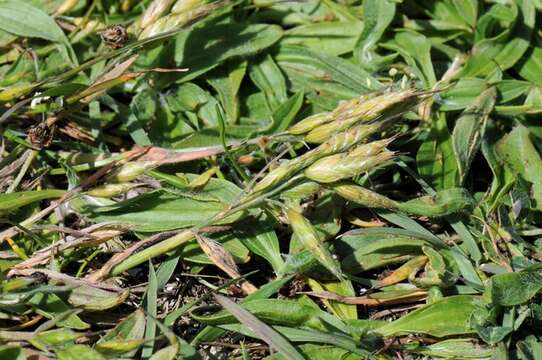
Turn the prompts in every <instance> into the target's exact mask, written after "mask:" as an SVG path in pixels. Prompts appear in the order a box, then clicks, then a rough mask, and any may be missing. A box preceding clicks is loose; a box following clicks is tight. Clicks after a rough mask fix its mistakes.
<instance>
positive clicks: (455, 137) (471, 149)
mask: <svg viewBox="0 0 542 360" xmlns="http://www.w3.org/2000/svg"><path fill="white" fill-rule="evenodd" d="M496 96H497V94H496V90H495V88H494V87H491V88H489V89H488V90H486V91H484V92H483V93H482V94H480V96H479V97H478V98H477V99H476V101H475V102H474V103H473V104H472V105H470V106H469V107H468V108H466V109H465V111H464V112H463V113H462V114H461V116H460V117H459V119H457V121H456V123H455V126H454V131H453V133H452V144H453V147H454V152H455V155H456V159H457V167H458V171H459V182H460V184H462V183H464V182H465V179H466V176H467V173H468V172H469V169H470V166H471V163H472V160H473V159H474V156H475V155H476V153H477V152H478V149H479V147H480V138H481V135H482V133H483V132H484V129H485V125H486V122H487V120H488V119H489V114H490V113H491V111H492V110H493V106H494V105H495V98H496Z"/></svg>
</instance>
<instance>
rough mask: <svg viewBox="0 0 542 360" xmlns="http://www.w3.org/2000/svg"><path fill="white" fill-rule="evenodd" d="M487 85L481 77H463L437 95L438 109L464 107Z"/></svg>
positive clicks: (445, 109) (447, 109)
mask: <svg viewBox="0 0 542 360" xmlns="http://www.w3.org/2000/svg"><path fill="white" fill-rule="evenodd" d="M487 86H488V84H487V81H485V80H483V79H478V78H469V77H463V78H461V79H459V80H458V81H457V82H456V83H455V84H452V85H451V86H450V88H448V89H446V90H445V91H443V92H442V93H441V94H440V95H438V96H437V100H436V101H437V102H438V103H439V105H440V106H439V110H441V111H454V110H462V109H465V108H466V107H468V106H469V105H471V104H472V103H473V102H474V101H475V99H476V98H477V97H478V96H479V95H480V93H482V92H483V91H484V90H485V89H487ZM499 90H500V89H499Z"/></svg>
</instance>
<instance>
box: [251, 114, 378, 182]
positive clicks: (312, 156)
mask: <svg viewBox="0 0 542 360" xmlns="http://www.w3.org/2000/svg"><path fill="white" fill-rule="evenodd" d="M384 124H385V123H384V122H376V123H373V124H366V125H359V126H356V127H353V128H351V129H348V130H347V131H344V132H342V133H338V134H336V135H335V136H333V137H331V138H330V139H328V141H326V142H324V143H323V144H320V146H318V147H317V148H315V149H313V150H310V151H307V152H306V153H305V154H303V155H301V156H299V157H297V158H295V159H293V160H290V161H289V162H287V163H285V164H283V165H281V166H279V167H277V168H276V169H274V170H273V171H271V172H270V173H268V174H267V175H266V176H265V177H264V178H263V179H262V180H260V182H258V183H257V184H256V185H255V186H254V188H253V191H254V192H261V191H263V190H267V189H269V188H271V187H273V186H275V185H277V184H278V183H280V182H281V181H283V180H285V179H288V178H289V177H291V176H293V175H295V174H296V173H298V172H300V171H302V170H303V169H305V168H306V167H308V166H310V165H312V164H313V163H314V162H315V161H317V160H318V159H321V158H323V157H325V156H329V155H333V154H336V153H340V152H343V151H346V150H348V149H350V148H351V147H353V146H356V145H357V144H359V143H361V142H363V141H365V140H367V138H368V137H369V136H371V135H372V134H374V133H375V132H377V131H378V130H380V129H382V127H383V126H384Z"/></svg>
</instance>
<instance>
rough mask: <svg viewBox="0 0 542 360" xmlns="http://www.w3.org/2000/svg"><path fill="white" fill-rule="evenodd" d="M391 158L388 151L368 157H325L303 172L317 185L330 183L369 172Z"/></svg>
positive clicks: (341, 155) (347, 155)
mask: <svg viewBox="0 0 542 360" xmlns="http://www.w3.org/2000/svg"><path fill="white" fill-rule="evenodd" d="M358 152H359V151H358ZM393 156H394V153H393V152H392V151H388V150H384V151H382V152H380V153H378V154H375V155H369V156H363V155H362V156H359V155H350V153H348V154H336V155H332V156H327V157H325V158H322V159H320V160H318V161H316V162H315V163H314V164H312V165H311V166H309V167H308V168H307V169H306V170H305V176H306V177H308V178H309V179H311V180H314V181H317V182H319V183H326V184H327V183H332V182H335V181H339V180H342V179H348V178H351V177H354V176H356V175H359V174H360V173H362V172H366V171H370V170H372V169H374V168H376V167H378V166H381V165H382V164H384V163H386V162H387V161H389V160H390V159H392V158H393Z"/></svg>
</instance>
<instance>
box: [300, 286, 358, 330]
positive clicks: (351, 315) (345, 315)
mask: <svg viewBox="0 0 542 360" xmlns="http://www.w3.org/2000/svg"><path fill="white" fill-rule="evenodd" d="M308 283H309V286H310V287H311V289H312V290H313V291H315V292H321V291H330V292H333V293H335V294H339V295H342V296H356V292H355V290H354V287H353V286H352V282H351V281H350V280H348V279H343V280H341V281H332V282H318V281H316V280H314V279H310V278H309V279H308ZM322 302H323V303H324V304H325V305H326V307H327V308H328V309H329V310H330V311H331V312H332V313H333V314H334V315H335V316H337V317H338V318H339V319H341V320H355V319H357V318H358V312H357V308H356V305H349V304H342V303H340V302H336V301H333V300H326V299H322Z"/></svg>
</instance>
